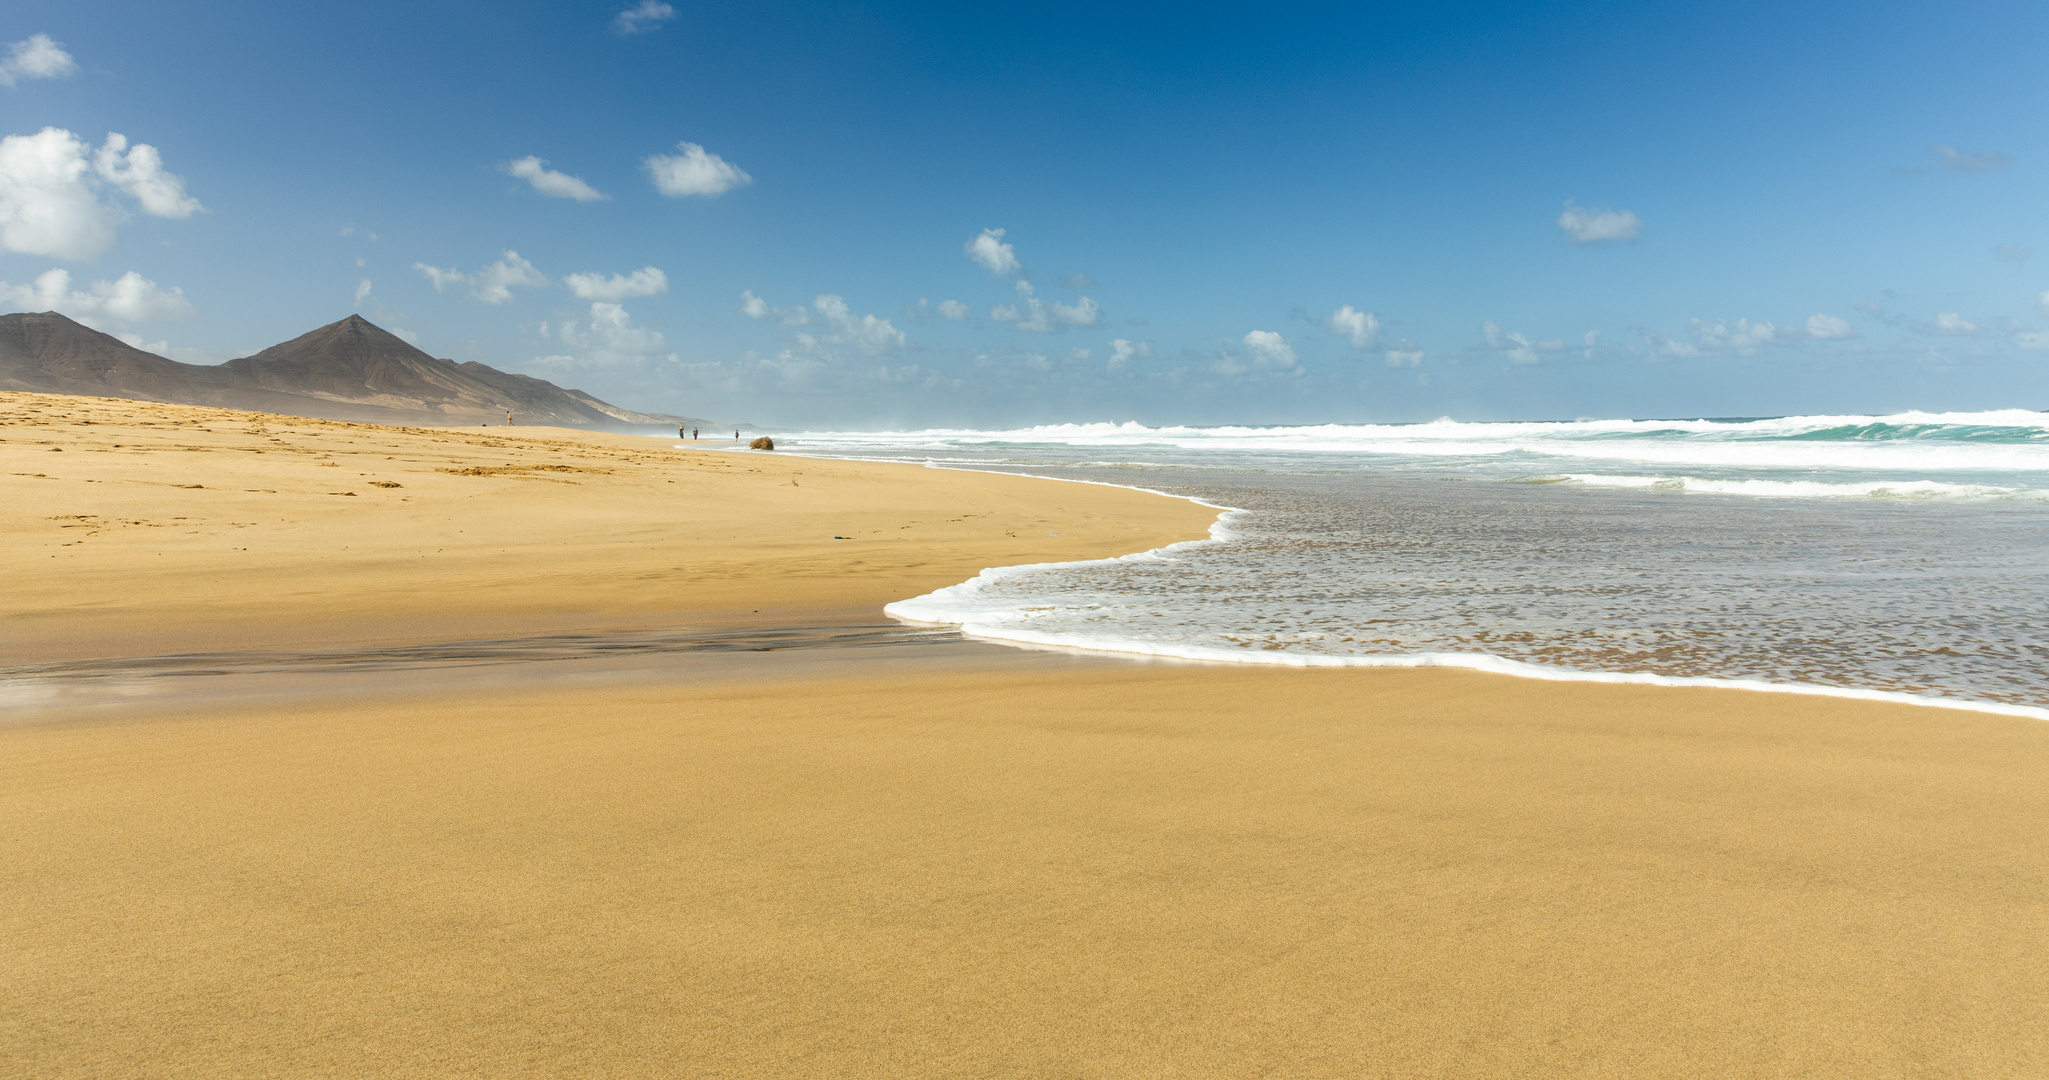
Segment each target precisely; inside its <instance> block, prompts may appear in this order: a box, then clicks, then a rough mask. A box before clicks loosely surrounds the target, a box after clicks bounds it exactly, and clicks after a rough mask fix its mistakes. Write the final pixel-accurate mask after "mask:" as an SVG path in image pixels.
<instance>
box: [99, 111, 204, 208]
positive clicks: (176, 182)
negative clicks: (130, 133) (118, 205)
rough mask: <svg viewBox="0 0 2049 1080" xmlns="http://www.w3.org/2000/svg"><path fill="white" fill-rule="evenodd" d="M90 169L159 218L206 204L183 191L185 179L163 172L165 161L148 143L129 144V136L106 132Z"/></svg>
mask: <svg viewBox="0 0 2049 1080" xmlns="http://www.w3.org/2000/svg"><path fill="white" fill-rule="evenodd" d="M93 171H94V172H96V173H98V174H99V175H100V178H101V179H103V180H105V181H107V182H108V183H110V184H113V185H114V186H115V187H118V188H120V189H121V190H123V191H125V192H127V193H128V194H130V195H133V196H134V197H135V201H136V202H139V203H141V204H142V208H143V210H144V211H146V212H148V213H151V214H154V215H156V216H157V217H162V218H180V219H183V218H189V217H191V216H192V215H193V214H196V213H198V212H199V211H201V210H204V209H206V207H204V206H201V205H199V200H198V199H195V198H193V197H191V196H190V195H187V194H185V181H184V180H181V179H179V178H178V177H177V176H176V175H175V174H172V173H167V172H165V171H164V160H163V157H162V156H161V155H159V154H158V153H157V148H156V147H154V146H151V145H149V144H148V143H136V144H135V145H134V146H129V145H128V137H127V136H126V135H122V134H120V133H118V132H109V133H108V135H107V141H106V142H105V143H103V144H101V146H100V148H99V150H98V151H97V152H95V153H94V154H93Z"/></svg>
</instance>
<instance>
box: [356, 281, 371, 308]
mask: <svg viewBox="0 0 2049 1080" xmlns="http://www.w3.org/2000/svg"><path fill="white" fill-rule="evenodd" d="M369 295H370V279H369V278H364V279H363V280H361V281H358V282H356V306H357V307H362V306H363V298H364V297H366V296H369Z"/></svg>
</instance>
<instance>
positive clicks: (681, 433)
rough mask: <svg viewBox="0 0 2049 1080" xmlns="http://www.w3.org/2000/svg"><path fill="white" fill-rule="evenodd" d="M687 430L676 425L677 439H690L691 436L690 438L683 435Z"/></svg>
mask: <svg viewBox="0 0 2049 1080" xmlns="http://www.w3.org/2000/svg"><path fill="white" fill-rule="evenodd" d="M685 430H686V429H685V428H684V427H683V425H681V424H677V425H676V437H677V438H679V439H687V438H689V437H690V436H688V435H685V434H684V433H683V432H684V431H685Z"/></svg>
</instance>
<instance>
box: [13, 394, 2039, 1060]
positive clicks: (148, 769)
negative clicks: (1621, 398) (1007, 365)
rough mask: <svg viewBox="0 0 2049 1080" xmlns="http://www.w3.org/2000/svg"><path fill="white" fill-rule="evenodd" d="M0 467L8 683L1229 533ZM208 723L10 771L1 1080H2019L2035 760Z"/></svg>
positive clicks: (1118, 504) (931, 701)
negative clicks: (520, 1079)
mask: <svg viewBox="0 0 2049 1080" xmlns="http://www.w3.org/2000/svg"><path fill="white" fill-rule="evenodd" d="M0 423H4V426H0V458H4V464H5V468H4V469H0V489H4V491H5V493H6V498H5V500H4V502H0V535H4V537H5V539H6V543H5V544H4V545H0V560H4V564H5V568H6V578H5V580H7V581H8V583H9V587H8V599H7V602H6V604H5V606H4V609H0V640H4V641H5V643H6V653H7V657H8V660H7V663H8V664H9V665H11V666H14V667H21V666H25V665H29V664H36V663H51V662H57V661H64V660H77V659H85V658H118V657H147V656H160V655H163V654H167V653H178V652H192V651H204V650H222V651H225V650H238V649H239V650H253V649H283V650H290V649H347V648H351V647H360V646H369V645H377V644H393V643H406V642H412V643H426V642H437V641H458V640H468V639H480V638H492V637H519V636H523V635H541V634H563V633H579V632H581V633H609V632H627V631H639V630H646V629H648V628H651V627H664V628H683V629H703V630H706V631H715V630H730V629H734V628H747V627H779V626H830V625H849V626H852V625H864V624H873V623H877V622H880V621H882V620H881V616H880V615H879V608H880V606H881V605H882V604H883V603H886V602H889V601H891V600H896V599H901V598H904V597H907V596H911V595H915V594H917V593H920V592H924V591H929V590H930V589H933V588H937V587H940V586H943V585H947V584H952V583H954V582H957V581H960V580H963V579H965V578H968V577H970V576H972V575H973V574H974V573H975V572H977V571H978V570H980V569H981V568H983V567H986V566H993V565H1007V564H1016V563H1025V562H1036V561H1048V560H1060V559H1079V558H1093V557H1103V556H1109V555H1115V554H1121V553H1125V552H1131V551H1139V550H1144V549H1147V548H1151V547H1156V546H1160V545H1162V544H1165V543H1170V542H1173V541H1177V540H1185V539H1193V538H1197V537H1200V536H1202V535H1204V533H1205V530H1206V529H1207V527H1208V525H1209V523H1210V522H1211V521H1212V520H1213V518H1214V512H1213V511H1210V510H1206V509H1203V508H1201V507H1196V506H1193V505H1192V504H1189V503H1187V502H1184V501H1181V500H1174V499H1168V498H1163V497H1158V496H1151V495H1146V494H1143V493H1139V492H1133V491H1129V490H1123V489H1114V488H1107V487H1096V486H1088V485H1078V484H1065V483H1059V482H1054V481H1040V480H1031V479H1026V478H1018V477H1008V476H994V475H986V474H971V473H960V472H946V471H937V470H930V469H922V468H916V467H911V466H901V465H884V464H866V463H848V462H827V461H815V460H802V459H794V458H786V457H776V456H773V455H767V454H735V453H732V452H730V451H729V450H728V449H727V448H728V447H730V445H731V444H730V443H728V444H721V445H719V446H712V445H707V446H706V447H705V448H703V449H695V448H692V449H675V448H672V446H671V444H669V443H666V442H661V441H654V440H646V439H635V438H631V437H627V436H603V435H591V434H588V433H579V432H572V431H557V430H542V429H523V428H511V429H501V428H489V429H461V430H426V429H418V430H415V429H398V428H379V427H372V426H365V425H350V424H340V423H328V422H322V421H310V420H297V419H290V418H284V417H274V416H261V415H258V414H248V413H231V412H225V411H221V410H207V409H195V408H179V407H170V406H153V405H143V404H139V403H134V402H115V401H106V400H101V399H86V398H61V397H43V396H36V395H25V394H0ZM835 537H851V539H836V538H835ZM557 669H559V670H557ZM203 681H204V680H199V682H203ZM228 681H232V680H228ZM181 682H182V683H184V684H185V685H182V686H181V687H180V688H179V689H178V691H177V692H174V693H166V694H162V695H151V694H146V693H142V694H137V695H136V696H133V697H131V698H128V699H124V700H120V701H118V702H115V703H111V704H110V703H106V702H83V703H80V702H73V703H71V704H65V705H62V706H61V707H59V706H43V707H27V706H23V707H20V708H17V709H15V710H14V711H13V712H12V714H11V715H10V717H9V718H8V719H7V720H6V721H5V722H0V823H4V830H0V836H4V838H5V839H4V844H5V847H4V848H0V851H4V857H0V900H4V903H0V970H5V971H7V972H8V973H9V975H8V979H7V985H8V994H7V998H8V1004H7V1007H6V1008H4V1009H0V1076H21V1077H31V1076H33V1077H51V1076H58V1077H88V1076H94V1077H97V1076H156V1077H185V1076H189V1077H239V1076H250V1077H255V1076H279V1075H293V1076H399V1075H406V1076H414V1075H417V1076H480V1077H482V1076H489V1077H502V1076H540V1075H550V1076H614V1075H617V1076H707V1077H709V1076H776V1077H797V1076H802V1077H809V1076H818V1077H824V1076H917V1077H923V1076H931V1077H956V1076H1018V1077H1044V1076H1075V1077H1133V1076H1145V1077H1170V1076H1173V1077H1188V1076H1203V1077H1211V1076H1213V1077H1241V1076H1253V1075H1263V1076H1286V1077H1297V1076H1300V1077H1372V1076H1385V1077H1416V1076H1443V1077H1552V1076H1574V1077H1609V1076H1613V1077H1702V1076H1729V1077H1765V1076H1783V1077H1812V1076H1830V1077H1832V1076H1840V1077H1858V1078H1871V1077H1949V1076H1955V1077H1992V1076H2014V1077H2025V1076H2040V1075H2043V1074H2044V1073H2045V1072H2049V848H2045V846H2044V845H2043V843H2042V842H2041V837H2042V836H2043V835H2044V834H2045V829H2049V784H2044V783H2043V782H2042V778H2043V777H2044V776H2045V775H2049V726H2045V725H2043V724H2041V723H2040V722H2038V721H2034V720H2025V719H2015V718H2009V717H2000V716H1991V715H1986V714H1980V713H1970V712H1963V711H1952V710H1944V709H1936V708H1924V707H1914V706H1905V705H1892V704H1874V703H1865V702H1852V701H1844V700H1835V699H1820V698H1809V697H1793V696H1787V695H1776V694H1762V693H1750V692H1744V691H1737V690H1705V689H1671V688H1657V687H1640V686H1605V685H1592V684H1563V683H1544V682H1535V681H1527V680H1517V679H1512V678H1507V677H1501V676H1491V675H1482V674H1477V673H1471V672H1458V671H1418V670H1323V671H1316V670H1308V671H1304V670H1288V669H1265V668H1258V669H1255V668H1249V667H1247V668H1240V667H1233V666H1228V665H1207V666H1205V665H1194V664H1172V663H1141V662H1132V661H1121V660H1116V659H1109V658H1089V657H1076V656H1070V655H1064V654H1054V653H1035V652H1025V651H1018V650H1009V649H1002V648H998V647H995V646H986V645H972V644H968V645H958V646H950V647H949V646H933V647H930V648H904V649H877V650H865V651H856V650H845V651H842V652H832V651H830V650H823V651H819V652H817V653H812V654H804V655H798V654H794V653H793V654H783V653H762V654H732V655H726V656H712V655H693V656H688V657H682V658H678V659H676V660H675V661H674V662H673V663H670V662H666V661H665V662H663V663H661V664H653V665H650V664H642V665H639V666H635V667H632V668H630V669H624V668H622V669H621V670H620V671H619V672H618V677H616V678H613V677H610V676H609V675H608V674H607V669H605V668H603V667H602V666H600V665H582V664H578V663H565V664H561V665H556V666H555V667H553V668H550V669H548V670H528V669H524V668H521V669H515V668H503V669H489V668H467V669H459V670H452V671H450V672H448V673H436V672H434V671H429V670H418V671H409V672H406V673H403V674H402V675H398V676H382V675H376V674H362V675H355V676H348V675H338V676H335V677H333V678H329V679H323V680H317V681H309V682H308V683H307V684H306V685H307V686H317V687H318V688H319V689H320V692H318V693H303V694H296V695H294V694H289V693H279V692H275V691H274V688H273V689H272V690H266V691H265V692H264V693H262V694H255V695H251V696H247V697H242V698H237V697H235V696H234V695H232V694H229V693H221V694H217V695H214V696H211V697H210V696H209V694H210V693H211V691H209V690H208V689H207V688H205V687H203V686H200V687H197V688H195V686H196V683H195V681H194V680H181Z"/></svg>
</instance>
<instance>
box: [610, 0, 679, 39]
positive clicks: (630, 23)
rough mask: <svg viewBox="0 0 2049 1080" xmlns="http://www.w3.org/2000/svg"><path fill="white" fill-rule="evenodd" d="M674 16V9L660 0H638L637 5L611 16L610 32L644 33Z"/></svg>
mask: <svg viewBox="0 0 2049 1080" xmlns="http://www.w3.org/2000/svg"><path fill="white" fill-rule="evenodd" d="M675 17H676V9H675V8H673V7H670V6H669V5H667V4H664V3H662V0H640V4H639V5H638V6H636V7H630V8H627V9H626V10H624V11H621V12H620V13H619V14H617V15H614V16H612V32H613V33H615V34H621V35H626V36H631V35H633V34H645V33H647V32H648V31H650V30H654V29H656V28H658V27H660V26H661V25H662V24H663V23H665V22H668V21H669V20H670V19H673V18H675Z"/></svg>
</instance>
